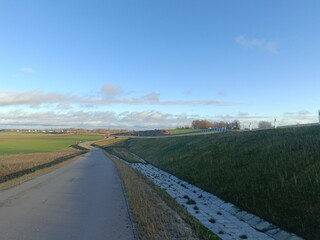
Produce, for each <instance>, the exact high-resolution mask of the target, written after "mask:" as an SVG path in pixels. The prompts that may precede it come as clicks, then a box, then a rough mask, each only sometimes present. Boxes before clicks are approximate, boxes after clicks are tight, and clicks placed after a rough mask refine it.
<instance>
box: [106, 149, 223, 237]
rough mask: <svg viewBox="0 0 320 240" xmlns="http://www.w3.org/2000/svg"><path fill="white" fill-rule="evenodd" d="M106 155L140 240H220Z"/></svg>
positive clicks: (137, 175)
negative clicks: (118, 177) (121, 185)
mask: <svg viewBox="0 0 320 240" xmlns="http://www.w3.org/2000/svg"><path fill="white" fill-rule="evenodd" d="M106 154H107V155H108V156H109V157H110V158H111V159H113V161H114V163H115V165H116V166H117V168H118V170H119V173H120V175H121V177H122V180H123V183H124V187H125V190H126V193H127V196H128V200H129V205H130V208H131V211H132V213H133V216H134V219H135V222H136V223H137V225H138V232H139V236H140V239H171V240H173V239H190V240H192V239H206V240H217V239H219V238H218V237H217V236H215V235H214V234H213V233H211V232H210V231H209V230H208V229H206V228H205V227H204V226H203V225H201V224H200V222H199V221H198V220H196V219H195V218H193V217H192V216H190V215H189V214H188V213H187V211H186V209H185V208H184V207H182V206H180V205H179V204H178V203H177V202H176V201H175V200H174V199H172V198H171V197H170V196H169V195H168V194H167V193H166V192H164V191H163V190H161V189H160V188H158V187H157V186H155V185H154V184H153V183H152V182H151V181H149V180H148V179H147V178H145V177H144V176H142V175H141V174H139V173H138V172H137V171H135V170H133V169H132V168H130V167H129V166H127V165H125V164H124V163H122V162H120V161H119V160H117V159H115V158H114V157H113V156H112V155H110V154H108V153H106ZM177 212H179V214H177Z"/></svg>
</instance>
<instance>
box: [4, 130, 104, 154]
mask: <svg viewBox="0 0 320 240" xmlns="http://www.w3.org/2000/svg"><path fill="white" fill-rule="evenodd" d="M102 137H103V136H102V135H94V134H92V135H91V134H83V135H76V134H61V135H57V134H6V133H1V134H0V156H2V155H10V154H26V153H43V152H52V151H57V150H61V149H66V148H68V147H69V146H71V145H73V144H77V143H80V142H84V141H94V140H99V139H101V138H102Z"/></svg>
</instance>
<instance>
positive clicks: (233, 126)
mask: <svg viewBox="0 0 320 240" xmlns="http://www.w3.org/2000/svg"><path fill="white" fill-rule="evenodd" d="M230 125H231V129H235V130H239V129H240V127H241V124H240V121H239V120H234V121H233V122H232V123H231V124H230Z"/></svg>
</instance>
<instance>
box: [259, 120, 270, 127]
mask: <svg viewBox="0 0 320 240" xmlns="http://www.w3.org/2000/svg"><path fill="white" fill-rule="evenodd" d="M258 127H259V128H272V124H271V122H268V121H260V122H259V123H258Z"/></svg>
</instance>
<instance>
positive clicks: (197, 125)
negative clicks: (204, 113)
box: [191, 120, 241, 130]
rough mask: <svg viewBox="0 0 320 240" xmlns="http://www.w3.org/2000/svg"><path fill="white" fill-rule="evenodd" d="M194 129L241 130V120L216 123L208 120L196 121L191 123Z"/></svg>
mask: <svg viewBox="0 0 320 240" xmlns="http://www.w3.org/2000/svg"><path fill="white" fill-rule="evenodd" d="M191 127H192V128H193V129H208V128H226V129H235V130H237V129H240V127H241V124H240V121H239V120H234V121H232V122H225V121H215V122H210V121H208V120H194V121H192V123H191Z"/></svg>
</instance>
